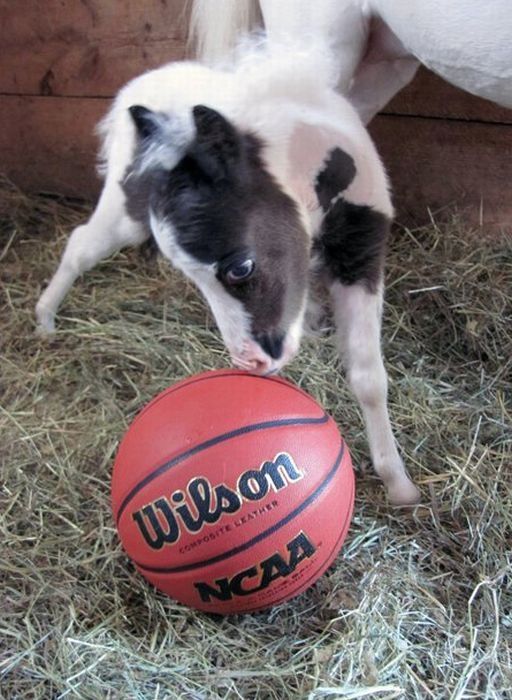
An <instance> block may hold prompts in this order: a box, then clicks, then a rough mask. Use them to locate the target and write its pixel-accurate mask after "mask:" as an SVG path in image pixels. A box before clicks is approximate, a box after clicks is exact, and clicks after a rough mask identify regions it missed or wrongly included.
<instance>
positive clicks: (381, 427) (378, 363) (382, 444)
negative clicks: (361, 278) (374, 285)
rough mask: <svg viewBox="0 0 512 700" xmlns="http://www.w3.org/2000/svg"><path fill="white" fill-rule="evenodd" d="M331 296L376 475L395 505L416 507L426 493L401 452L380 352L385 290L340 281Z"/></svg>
mask: <svg viewBox="0 0 512 700" xmlns="http://www.w3.org/2000/svg"><path fill="white" fill-rule="evenodd" d="M331 296H332V300H333V304H334V314H335V319H336V326H337V332H338V339H339V345H340V352H341V356H342V360H343V362H344V364H345V367H346V372H347V378H348V382H349V384H350V387H351V389H352V391H353V392H354V394H355V396H356V398H357V400H358V402H359V404H360V406H361V409H362V412H363V416H364V421H365V424H366V430H367V435H368V441H369V443H370V452H371V456H372V460H373V465H374V467H375V471H376V472H377V474H378V475H379V476H380V478H381V479H382V481H383V482H384V484H385V485H386V488H387V492H388V495H389V499H390V501H391V502H392V503H395V504H411V503H415V502H417V501H418V499H419V497H420V492H419V491H418V489H417V488H416V486H415V485H414V484H413V483H412V481H411V480H410V478H409V476H408V475H407V472H406V470H405V467H404V464H403V462H402V460H401V458H400V455H399V454H398V450H397V446H396V443H395V439H394V437H393V433H392V430H391V425H390V421H389V414H388V408H387V375H386V370H385V369H384V363H383V361H382V354H381V348H380V325H381V309H382V286H379V288H378V289H377V291H375V292H374V293H373V292H370V291H368V289H367V288H366V287H365V285H363V284H359V283H357V284H351V285H345V284H342V283H340V282H334V283H333V284H332V285H331Z"/></svg>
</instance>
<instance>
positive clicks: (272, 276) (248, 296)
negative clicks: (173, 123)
mask: <svg viewBox="0 0 512 700" xmlns="http://www.w3.org/2000/svg"><path fill="white" fill-rule="evenodd" d="M130 111H131V114H132V118H133V120H134V122H135V125H136V127H137V133H138V146H137V150H136V156H135V161H134V164H133V166H132V167H131V168H130V170H129V171H128V173H127V175H126V177H125V180H124V183H123V187H124V190H125V193H126V196H127V209H128V211H129V212H130V213H132V215H134V216H138V217H139V218H141V219H145V221H146V222H147V223H149V225H150V227H151V231H152V233H153V236H154V237H155V239H156V241H157V244H158V246H159V248H160V250H161V252H162V253H163V255H164V256H166V257H167V258H168V259H169V260H171V261H172V263H173V264H174V265H175V266H176V267H178V268H180V269H181V270H182V271H183V272H184V273H185V274H186V275H187V276H188V277H189V278H190V279H191V280H192V281H193V282H195V284H196V285H197V286H198V287H199V289H200V290H201V292H202V293H203V294H204V296H205V297H206V299H207V301H208V303H209V305H210V307H211V310H212V312H213V314H214V316H215V319H216V321H217V324H218V327H219V329H220V331H221V334H222V337H223V339H224V343H225V344H226V347H227V348H228V350H229V352H230V354H231V358H232V361H233V363H234V364H235V365H236V366H238V367H241V368H243V369H248V370H253V371H257V372H262V373H266V372H271V371H276V370H278V369H280V368H281V367H282V366H283V365H284V364H285V363H286V362H288V361H289V360H290V359H291V358H292V357H293V355H294V354H295V353H296V351H297V349H298V346H299V342H300V337H301V334H302V324H303V316H304V308H305V304H306V294H307V282H308V266H309V254H310V242H309V237H308V234H307V232H306V230H305V227H304V224H303V222H302V220H301V217H300V215H299V212H298V210H297V207H296V205H295V203H294V201H293V200H292V199H291V198H290V197H289V196H288V195H287V194H286V193H285V192H284V191H283V190H282V189H281V187H280V186H279V184H278V183H277V181H276V180H275V179H274V178H273V177H272V176H271V175H270V174H269V172H268V171H267V169H266V167H265V164H264V162H263V159H262V156H261V151H262V145H261V143H260V141H259V140H258V138H256V137H255V136H253V135H251V134H246V133H241V132H240V131H238V130H237V129H236V128H235V127H234V126H233V125H232V124H231V123H230V122H229V121H228V120H227V119H225V118H224V117H223V116H222V115H220V114H219V113H218V112H216V111H214V110H212V109H209V108H208V107H203V106H196V107H195V108H194V109H193V112H192V119H193V138H192V140H189V141H188V143H186V144H185V143H184V144H183V145H182V146H181V147H179V148H178V152H176V144H175V143H173V142H172V141H173V136H172V131H173V129H172V128H169V120H170V119H171V118H170V117H168V116H166V115H165V114H160V113H155V112H150V111H149V110H147V109H145V108H142V107H133V108H132V109H131V110H130ZM173 149H174V150H173ZM180 149H181V150H180ZM137 208H138V211H137V212H135V213H133V211H134V210H135V209H137ZM130 209H132V211H130Z"/></svg>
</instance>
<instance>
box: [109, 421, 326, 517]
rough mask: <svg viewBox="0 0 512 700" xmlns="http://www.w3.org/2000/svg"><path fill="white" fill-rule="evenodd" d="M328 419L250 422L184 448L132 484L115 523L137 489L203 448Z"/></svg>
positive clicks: (318, 422) (319, 422) (320, 422)
mask: <svg viewBox="0 0 512 700" xmlns="http://www.w3.org/2000/svg"><path fill="white" fill-rule="evenodd" d="M328 421H329V415H328V414H327V413H324V415H323V416H322V417H321V418H283V419H281V420H274V421H264V422H262V423H250V424H249V425H246V426H243V427H241V428H236V429H235V430H230V431H228V432H227V433H221V434H220V435H216V436H215V437H213V438H209V439H208V440H205V441H204V442H201V443H199V445H195V446H194V447H191V448H190V449H189V450H186V451H185V452H182V453H181V454H179V455H177V456H176V457H173V458H172V459H170V460H169V461H168V462H164V464H162V465H160V466H159V467H156V469H154V470H153V471H152V472H150V473H149V474H148V475H147V476H145V477H144V479H142V480H141V481H139V482H138V483H137V484H135V486H133V487H132V488H131V489H130V491H129V492H128V493H127V494H126V496H125V497H124V499H123V500H122V502H121V505H120V506H119V509H118V511H117V515H116V516H115V520H116V524H117V525H119V521H120V519H121V516H122V514H123V513H124V511H125V509H126V507H127V506H128V504H129V503H130V501H131V500H132V498H134V496H136V495H137V494H138V493H139V491H142V489H143V488H145V487H146V486H147V485H148V484H150V483H151V482H152V481H154V480H155V479H156V478H157V477H159V476H161V475H162V474H165V472H167V471H169V469H172V468H173V467H175V466H176V465H177V464H179V463H180V462H182V461H183V460H185V459H188V458H189V457H193V456H194V455H196V454H198V453H199V452H202V451H203V450H207V449H209V448H210V447H214V446H215V445H218V444H219V443H221V442H225V441H227V440H231V439H233V438H236V437H239V436H240V435H246V434H247V433H252V432H256V431H258V430H267V429H269V428H281V427H284V426H293V425H323V424H324V423H327V422H328Z"/></svg>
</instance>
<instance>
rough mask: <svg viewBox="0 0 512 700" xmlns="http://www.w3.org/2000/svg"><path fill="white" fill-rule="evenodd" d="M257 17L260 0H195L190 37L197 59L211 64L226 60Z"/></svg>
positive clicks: (255, 22) (251, 27) (255, 21)
mask: <svg viewBox="0 0 512 700" xmlns="http://www.w3.org/2000/svg"><path fill="white" fill-rule="evenodd" d="M258 18H259V3H258V0H194V4H193V6H192V13H191V17H190V33H189V40H190V41H191V42H192V43H193V44H194V46H195V48H196V55H197V58H198V59H199V60H200V61H202V62H203V63H206V64H208V65H215V64H217V63H219V62H220V61H223V60H225V59H226V57H227V55H228V54H229V53H230V52H231V51H232V50H233V49H234V47H235V45H236V43H237V38H239V37H240V36H241V35H243V34H247V33H248V32H249V31H250V30H251V29H253V27H254V26H255V25H256V24H257V21H258Z"/></svg>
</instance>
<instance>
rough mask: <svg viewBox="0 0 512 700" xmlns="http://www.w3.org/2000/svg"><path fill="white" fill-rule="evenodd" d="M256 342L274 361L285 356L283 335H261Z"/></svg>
mask: <svg viewBox="0 0 512 700" xmlns="http://www.w3.org/2000/svg"><path fill="white" fill-rule="evenodd" d="M256 341H257V342H258V343H259V344H260V346H261V347H262V348H263V350H264V351H265V352H266V353H267V355H270V357H271V358H272V359H273V360H278V359H279V358H280V357H281V355H282V354H283V343H284V335H283V334H282V333H261V334H260V335H258V336H256Z"/></svg>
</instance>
